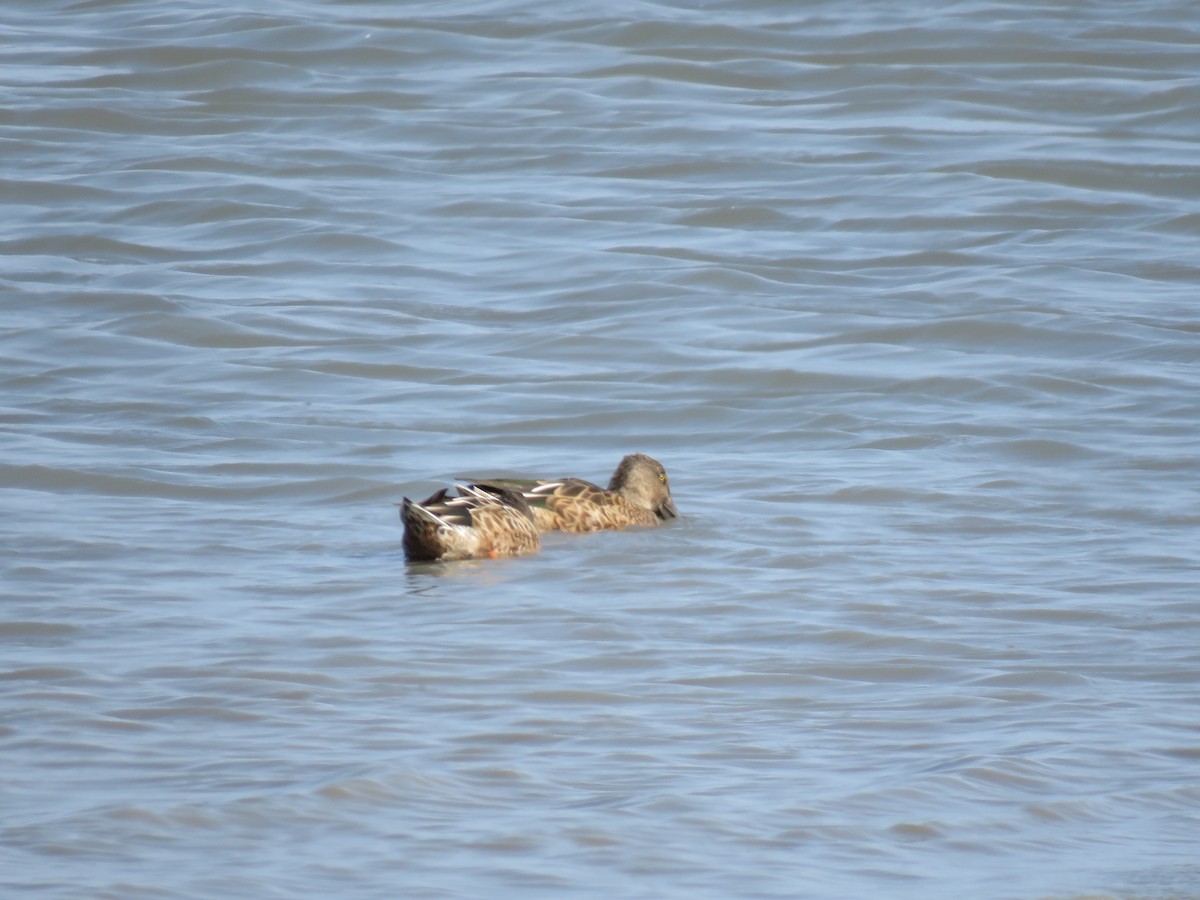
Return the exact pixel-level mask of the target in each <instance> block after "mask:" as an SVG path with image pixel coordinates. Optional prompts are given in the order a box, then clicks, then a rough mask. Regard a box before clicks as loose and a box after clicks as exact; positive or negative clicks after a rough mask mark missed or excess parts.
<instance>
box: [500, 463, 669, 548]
mask: <svg viewBox="0 0 1200 900" xmlns="http://www.w3.org/2000/svg"><path fill="white" fill-rule="evenodd" d="M506 484H507V483H506ZM523 492H524V495H525V499H526V500H528V501H529V505H530V506H531V507H532V508H533V517H534V521H535V522H537V527H538V528H539V529H540V530H542V531H572V532H585V531H604V530H606V529H614V528H625V527H627V526H630V525H644V526H653V525H657V524H658V523H659V521H660V520H663V519H673V518H675V517H676V516H678V515H679V513H678V511H677V510H676V509H675V501H674V500H672V499H671V486H670V482H669V481H668V480H667V472H666V469H664V468H663V466H662V463H660V462H659V461H658V460H656V459H654V458H653V457H650V456H646V455H645V454H644V453H631V454H629V455H628V456H626V457H625V458H624V459H622V460H621V462H620V465H618V466H617V470H616V471H615V472H614V473H613V477H612V480H611V481H609V483H608V488H607V489H606V488H602V487H599V486H598V485H595V484H592V483H591V482H590V481H584V480H583V479H582V478H562V479H558V480H556V481H538V482H533V483H532V486H529V485H526V486H525V487H524V488H523Z"/></svg>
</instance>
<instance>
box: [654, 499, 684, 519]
mask: <svg viewBox="0 0 1200 900" xmlns="http://www.w3.org/2000/svg"><path fill="white" fill-rule="evenodd" d="M658 517H659V518H660V519H678V518H679V510H677V509H676V508H675V501H674V500H668V501H666V502H665V503H663V505H662V506H660V507H659V508H658Z"/></svg>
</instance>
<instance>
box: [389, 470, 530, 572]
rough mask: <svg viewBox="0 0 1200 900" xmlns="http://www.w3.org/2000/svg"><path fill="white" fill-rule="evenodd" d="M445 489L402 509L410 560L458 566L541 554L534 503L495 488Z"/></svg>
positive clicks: (468, 486) (466, 487)
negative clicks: (451, 562) (458, 562)
mask: <svg viewBox="0 0 1200 900" xmlns="http://www.w3.org/2000/svg"><path fill="white" fill-rule="evenodd" d="M457 489H458V495H457V496H451V495H450V492H449V489H447V488H443V489H442V490H440V491H438V492H437V493H436V494H434V495H433V496H432V497H430V498H429V499H428V500H425V501H423V502H421V503H415V502H413V501H412V500H409V499H408V498H407V497H405V498H404V501H403V502H402V503H401V504H400V518H402V519H403V520H404V554H405V556H407V557H408V558H409V559H410V560H442V561H448V560H454V559H478V558H496V557H500V556H521V555H523V554H526V553H536V552H537V551H538V548H539V547H540V546H541V536H540V534H539V533H538V529H537V526H536V525H535V524H534V520H533V512H532V510H530V508H529V504H528V502H526V500H525V498H524V497H522V496H521V494H520V493H519V492H517V491H512V490H508V489H507V488H503V487H498V486H495V485H485V484H468V485H458V486H457Z"/></svg>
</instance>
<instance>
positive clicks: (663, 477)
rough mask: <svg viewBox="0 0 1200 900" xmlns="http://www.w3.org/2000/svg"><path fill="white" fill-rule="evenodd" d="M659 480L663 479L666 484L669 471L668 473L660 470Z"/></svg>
mask: <svg viewBox="0 0 1200 900" xmlns="http://www.w3.org/2000/svg"><path fill="white" fill-rule="evenodd" d="M658 480H659V481H661V482H662V483H663V484H666V483H667V473H666V472H659V473H658Z"/></svg>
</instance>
